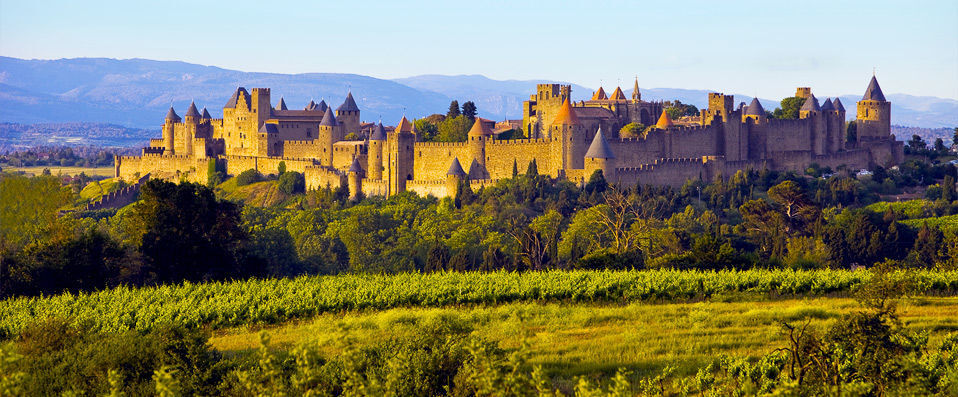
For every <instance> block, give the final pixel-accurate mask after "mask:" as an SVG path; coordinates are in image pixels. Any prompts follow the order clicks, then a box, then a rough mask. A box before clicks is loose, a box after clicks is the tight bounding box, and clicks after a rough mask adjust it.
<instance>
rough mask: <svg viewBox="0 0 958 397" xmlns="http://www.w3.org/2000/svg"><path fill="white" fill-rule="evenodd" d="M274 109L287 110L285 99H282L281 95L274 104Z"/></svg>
mask: <svg viewBox="0 0 958 397" xmlns="http://www.w3.org/2000/svg"><path fill="white" fill-rule="evenodd" d="M276 110H289V109H288V108H287V107H286V101H285V100H283V97H279V104H278V105H276Z"/></svg>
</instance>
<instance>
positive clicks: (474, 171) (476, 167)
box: [469, 159, 485, 179]
mask: <svg viewBox="0 0 958 397" xmlns="http://www.w3.org/2000/svg"><path fill="white" fill-rule="evenodd" d="M484 175H485V171H484V169H483V167H482V164H479V161H477V160H476V159H472V164H469V179H482V178H483V176H484Z"/></svg>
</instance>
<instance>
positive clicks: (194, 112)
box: [183, 102, 200, 118]
mask: <svg viewBox="0 0 958 397" xmlns="http://www.w3.org/2000/svg"><path fill="white" fill-rule="evenodd" d="M183 117H196V118H200V112H199V111H198V110H196V104H195V103H193V102H190V108H189V109H186V114H185V115H183Z"/></svg>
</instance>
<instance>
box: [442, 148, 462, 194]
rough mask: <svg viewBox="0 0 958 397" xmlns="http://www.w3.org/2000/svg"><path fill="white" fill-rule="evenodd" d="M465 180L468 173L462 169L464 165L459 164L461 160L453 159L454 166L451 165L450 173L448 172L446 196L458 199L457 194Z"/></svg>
mask: <svg viewBox="0 0 958 397" xmlns="http://www.w3.org/2000/svg"><path fill="white" fill-rule="evenodd" d="M465 179H466V171H464V170H463V169H462V164H459V158H458V157H456V158H454V159H452V164H450V165H449V171H448V172H446V195H447V196H449V197H456V193H458V192H459V185H461V184H462V181H463V180H465Z"/></svg>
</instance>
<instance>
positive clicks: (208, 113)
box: [200, 107, 213, 119]
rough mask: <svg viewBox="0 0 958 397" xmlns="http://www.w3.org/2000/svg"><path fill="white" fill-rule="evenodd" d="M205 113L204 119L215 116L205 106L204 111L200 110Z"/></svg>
mask: <svg viewBox="0 0 958 397" xmlns="http://www.w3.org/2000/svg"><path fill="white" fill-rule="evenodd" d="M200 113H201V114H202V115H203V118H204V119H212V118H213V116H210V112H209V111H208V110H206V107H203V111H202V112H200Z"/></svg>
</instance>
